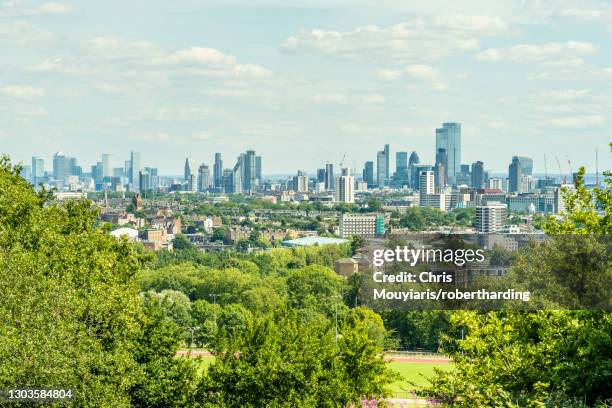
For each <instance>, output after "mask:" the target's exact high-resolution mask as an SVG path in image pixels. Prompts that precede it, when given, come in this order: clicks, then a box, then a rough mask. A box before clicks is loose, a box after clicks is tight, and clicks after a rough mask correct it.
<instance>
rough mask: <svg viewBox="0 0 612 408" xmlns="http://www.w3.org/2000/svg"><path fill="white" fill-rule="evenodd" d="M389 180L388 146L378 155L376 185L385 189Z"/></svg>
mask: <svg viewBox="0 0 612 408" xmlns="http://www.w3.org/2000/svg"><path fill="white" fill-rule="evenodd" d="M388 179H389V145H388V144H386V145H385V147H384V149H383V150H381V151H379V152H378V153H377V154H376V184H377V185H378V187H384V185H385V182H386V181H387V180H388Z"/></svg>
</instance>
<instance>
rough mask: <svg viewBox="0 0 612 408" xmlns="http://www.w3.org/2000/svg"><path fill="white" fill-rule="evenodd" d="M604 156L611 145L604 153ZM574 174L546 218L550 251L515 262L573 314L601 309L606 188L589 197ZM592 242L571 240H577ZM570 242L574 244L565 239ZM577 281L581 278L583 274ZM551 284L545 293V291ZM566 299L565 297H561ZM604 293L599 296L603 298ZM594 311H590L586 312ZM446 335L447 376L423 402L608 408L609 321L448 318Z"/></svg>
mask: <svg viewBox="0 0 612 408" xmlns="http://www.w3.org/2000/svg"><path fill="white" fill-rule="evenodd" d="M611 147H612V144H611ZM584 172H585V171H584V168H581V169H580V170H579V172H578V177H577V180H576V183H575V185H576V189H575V191H574V192H571V191H565V193H564V198H565V203H566V211H565V213H564V214H563V216H562V218H560V219H558V218H555V217H550V218H549V219H547V220H546V221H545V222H544V228H545V229H546V231H547V232H548V233H549V234H550V235H552V236H553V237H555V240H554V241H553V242H552V243H551V244H547V245H545V246H544V247H539V248H538V247H536V248H533V250H532V251H531V252H530V251H527V253H526V254H524V255H521V256H520V257H519V259H518V263H517V265H516V266H515V268H517V269H518V272H519V273H524V275H525V276H524V277H525V278H527V280H528V281H529V282H530V284H536V285H537V284H538V280H539V285H540V286H541V285H542V283H543V282H546V284H547V285H548V286H549V287H552V288H553V289H554V290H556V291H557V293H556V296H557V299H559V300H560V301H564V303H565V304H568V302H569V304H570V305H572V306H575V307H585V306H590V307H595V308H597V306H598V302H599V301H600V300H601V301H604V302H607V304H609V300H610V290H609V285H610V282H609V274H610V267H609V264H610V260H609V257H610V253H609V249H608V247H606V246H603V244H602V243H601V242H600V241H598V240H596V239H595V237H597V236H600V237H601V236H602V235H603V238H605V239H604V241H605V242H607V237H605V234H609V233H610V231H612V217H611V214H612V178H611V175H610V173H609V172H608V173H606V179H605V182H606V187H605V188H596V189H594V193H593V194H591V192H589V190H588V189H587V188H586V187H585V185H584V182H583V177H584ZM575 234H578V235H585V234H591V235H594V236H589V237H585V238H582V239H581V240H580V241H578V240H576V238H577V237H576V235H575ZM572 235H574V238H572ZM585 271H586V272H587V273H585ZM551 281H552V284H551ZM568 289H571V290H568ZM602 290H603V291H602ZM593 302H594V304H593ZM450 324H451V327H452V328H455V329H461V330H463V331H464V333H465V337H464V338H463V339H457V338H450V337H447V338H445V340H446V341H445V342H444V344H445V346H444V349H445V351H446V352H448V353H449V354H450V356H451V358H452V360H453V362H454V370H453V371H450V372H441V371H440V372H438V373H437V375H436V376H434V378H432V379H431V381H432V384H431V386H430V387H429V388H428V389H427V390H426V393H427V394H428V395H430V396H432V397H434V398H436V399H438V400H439V401H441V402H443V403H445V404H449V405H453V406H508V407H526V406H529V407H541V406H550V407H553V406H554V407H557V406H567V407H570V406H571V407H581V406H594V405H597V406H609V405H610V403H612V388H611V387H610V384H612V314H611V313H610V311H609V309H605V308H604V309H603V310H594V311H587V310H581V311H570V310H553V311H537V312H518V311H514V312H512V311H505V312H489V313H479V312H473V311H470V312H467V311H463V312H454V313H453V314H452V316H451V318H450Z"/></svg>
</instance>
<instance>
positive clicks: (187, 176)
mask: <svg viewBox="0 0 612 408" xmlns="http://www.w3.org/2000/svg"><path fill="white" fill-rule="evenodd" d="M192 174H195V166H194V164H193V159H192V158H191V157H187V158H186V159H185V170H184V181H187V182H189V180H191V175H192Z"/></svg>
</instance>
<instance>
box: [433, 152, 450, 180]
mask: <svg viewBox="0 0 612 408" xmlns="http://www.w3.org/2000/svg"><path fill="white" fill-rule="evenodd" d="M447 165H448V156H447V155H446V149H438V152H437V153H436V165H435V166H434V174H435V183H436V185H437V186H438V187H439V188H444V187H445V186H446V185H447V184H448V180H447V174H448V172H447V171H446V166H447Z"/></svg>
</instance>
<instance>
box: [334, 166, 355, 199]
mask: <svg viewBox="0 0 612 408" xmlns="http://www.w3.org/2000/svg"><path fill="white" fill-rule="evenodd" d="M341 174H342V175H341V176H338V178H337V179H336V188H335V190H334V192H335V199H336V201H337V202H341V203H354V202H355V177H354V176H351V171H350V169H349V168H343V169H342V173H341Z"/></svg>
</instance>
